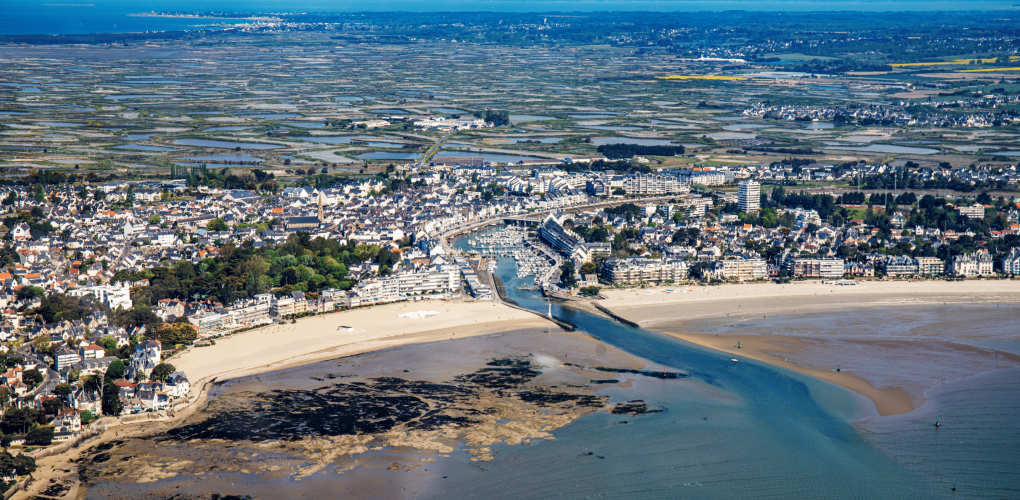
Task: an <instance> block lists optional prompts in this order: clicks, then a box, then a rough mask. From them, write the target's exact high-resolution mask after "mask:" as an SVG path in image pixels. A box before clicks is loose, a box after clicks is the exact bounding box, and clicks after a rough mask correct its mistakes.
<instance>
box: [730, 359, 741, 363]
mask: <svg viewBox="0 0 1020 500" xmlns="http://www.w3.org/2000/svg"><path fill="white" fill-rule="evenodd" d="M730 361H732V362H734V363H739V362H740V360H739V359H737V358H733V359H731V360H730Z"/></svg>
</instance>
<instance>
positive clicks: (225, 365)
mask: <svg viewBox="0 0 1020 500" xmlns="http://www.w3.org/2000/svg"><path fill="white" fill-rule="evenodd" d="M415 311H435V312H438V313H439V315H438V316H433V317H427V318H420V319H411V318H401V317H399V315H401V314H405V313H411V312H415ZM341 326H347V327H351V328H353V331H349V332H345V331H341V330H339V328H340V327H341ZM526 329H552V330H554V331H560V328H559V327H558V326H557V325H556V324H555V323H552V322H550V321H547V320H545V319H542V318H541V317H539V316H537V315H535V314H532V313H528V312H524V311H521V310H518V309H514V308H511V307H507V306H505V305H502V304H494V303H492V302H440V301H429V302H416V303H407V302H404V303H395V304H388V305H379V306H374V307H370V308H364V309H356V310H353V311H346V312H341V313H335V314H327V315H323V316H314V317H310V318H302V319H299V320H297V323H294V324H291V323H286V324H282V325H270V326H266V327H263V328H259V329H256V330H252V331H248V332H244V333H240V334H237V335H233V336H230V337H227V338H223V339H219V340H216V345H213V346H209V347H193V348H191V349H189V350H188V351H187V352H184V353H182V354H180V355H178V356H175V357H174V358H173V359H171V360H170V361H169V362H170V363H172V364H173V365H174V366H175V367H176V368H177V369H178V370H183V371H184V372H185V373H187V374H188V379H189V380H190V381H191V383H192V384H193V387H196V386H200V385H201V383H202V381H205V380H209V379H211V378H212V377H216V378H218V379H221V380H222V379H224V378H234V377H242V376H246V375H254V374H258V373H265V372H268V371H273V370H279V369H283V368H289V367H293V366H299V365H305V364H309V363H314V362H316V361H322V360H325V359H331V358H339V357H343V356H350V355H354V354H360V353H364V352H369V351H377V350H380V349H386V348H389V347H396V346H400V345H407V344H415V343H423V342H435V341H438V340H449V339H451V338H464V337H472V336H478V335H487V334H490V333H497V332H503V331H507V330H526Z"/></svg>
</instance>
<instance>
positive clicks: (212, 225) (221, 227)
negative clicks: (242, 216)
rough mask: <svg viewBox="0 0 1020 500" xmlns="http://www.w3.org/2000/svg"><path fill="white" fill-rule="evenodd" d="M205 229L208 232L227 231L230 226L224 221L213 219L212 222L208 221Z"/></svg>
mask: <svg viewBox="0 0 1020 500" xmlns="http://www.w3.org/2000/svg"><path fill="white" fill-rule="evenodd" d="M206 228H207V229H209V230H210V231H229V230H230V226H228V225H227V223H226V221H224V220H223V219H219V218H216V219H213V220H211V221H209V224H206Z"/></svg>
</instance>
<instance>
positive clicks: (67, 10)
mask: <svg viewBox="0 0 1020 500" xmlns="http://www.w3.org/2000/svg"><path fill="white" fill-rule="evenodd" d="M1016 9H1017V7H1015V6H1014V5H1013V2H1010V1H1004V0H979V1H975V2H950V1H932V2H925V1H920V0H907V1H886V0H857V1H853V0H849V1H802V0H773V1H768V2H750V1H739V0H738V1H719V0H700V1H699V0H695V1H685V2H678V1H648V0H587V1H583V2H568V1H547V0H525V1H510V0H490V1H484V2H475V1H464V0H447V1H440V2H418V1H414V0H384V1H379V2H368V1H360V0H359V1H353V2H344V3H343V4H338V3H335V2H327V1H322V0H298V1H296V2H286V3H282V2H278V1H275V0H273V1H270V0H254V1H245V2H241V1H237V0H218V1H215V2H200V1H195V0H185V1H175V2H154V1H140V2H135V1H126V0H75V1H74V2H73V3H71V2H68V3H59V2H58V1H52V2H47V1H45V0H44V1H42V2H38V3H24V4H20V5H16V6H8V7H6V8H5V9H4V15H3V16H2V19H0V35H30V34H31V35H39V34H44V35H64V34H82V33H142V32H148V31H157V32H158V31H180V30H197V29H203V28H207V27H208V25H209V24H211V23H218V22H221V21H223V20H220V19H217V20H209V19H196V18H191V19H181V18H159V17H140V16H131V14H141V13H148V12H154V11H155V12H237V13H298V12H343V13H359V12H364V13H380V12H390V13H395V12H420V13H457V12H475V13H477V12H492V13H499V12H506V13H544V14H554V13H559V14H570V13H594V12H623V11H627V12H644V11H647V12H724V11H761V12H801V13H803V12H834V11H843V12H846V11H859V12H869V13H875V12H938V11H955V12H960V11H1015V10H1016ZM237 22H245V21H239V20H238V21H237Z"/></svg>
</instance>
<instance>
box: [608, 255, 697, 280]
mask: <svg viewBox="0 0 1020 500" xmlns="http://www.w3.org/2000/svg"><path fill="white" fill-rule="evenodd" d="M687 272H688V270H687V263H686V262H684V261H683V260H680V259H658V260H656V259H646V258H640V257H639V258H633V259H617V258H609V259H606V260H605V261H604V262H603V263H602V267H601V269H600V270H599V273H600V274H601V276H602V279H604V280H606V281H608V282H610V283H613V284H617V283H641V282H659V281H679V280H682V279H684V278H687Z"/></svg>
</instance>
